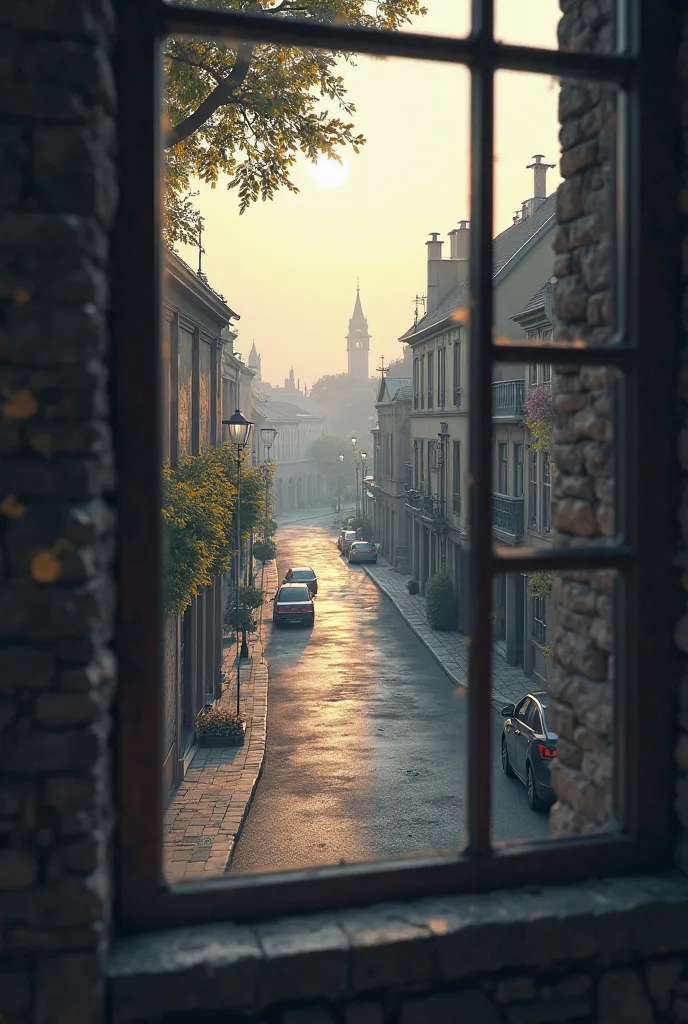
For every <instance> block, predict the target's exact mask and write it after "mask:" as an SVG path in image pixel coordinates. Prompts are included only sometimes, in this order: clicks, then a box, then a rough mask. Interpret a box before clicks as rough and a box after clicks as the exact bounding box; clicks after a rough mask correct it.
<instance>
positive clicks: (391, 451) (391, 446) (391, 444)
mask: <svg viewBox="0 0 688 1024" xmlns="http://www.w3.org/2000/svg"><path fill="white" fill-rule="evenodd" d="M389 475H390V478H391V479H392V480H393V479H394V431H392V433H391V434H390V435H389Z"/></svg>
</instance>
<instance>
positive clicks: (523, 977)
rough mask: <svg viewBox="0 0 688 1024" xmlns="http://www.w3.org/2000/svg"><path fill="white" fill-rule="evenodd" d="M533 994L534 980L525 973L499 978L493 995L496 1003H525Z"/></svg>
mask: <svg viewBox="0 0 688 1024" xmlns="http://www.w3.org/2000/svg"><path fill="white" fill-rule="evenodd" d="M534 996H535V981H534V980H533V978H531V977H530V976H529V975H527V974H517V975H515V976H514V977H512V978H500V979H499V981H498V982H497V988H496V992H495V997H496V999H497V1002H498V1003H527V1002H528V1000H530V999H533V997H534Z"/></svg>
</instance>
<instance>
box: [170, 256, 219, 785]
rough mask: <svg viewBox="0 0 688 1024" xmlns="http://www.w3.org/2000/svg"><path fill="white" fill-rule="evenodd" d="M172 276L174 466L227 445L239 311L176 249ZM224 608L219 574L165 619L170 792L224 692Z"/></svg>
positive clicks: (172, 429)
mask: <svg viewBox="0 0 688 1024" xmlns="http://www.w3.org/2000/svg"><path fill="white" fill-rule="evenodd" d="M164 275H165V276H164V288H163V294H164V301H163V323H162V338H163V352H164V355H165V358H164V359H163V372H162V390H163V411H164V415H163V437H162V454H163V458H164V459H165V460H168V461H169V462H170V464H171V465H172V467H173V468H174V467H175V466H176V465H177V464H178V461H179V458H180V457H183V456H184V455H198V454H199V453H200V452H202V451H203V450H204V449H205V448H207V447H208V446H211V445H218V444H221V443H222V419H223V418H225V415H224V414H225V408H226V407H224V408H223V398H224V391H225V378H224V367H225V359H226V356H225V352H224V349H225V348H226V345H227V340H226V339H227V337H228V336H232V331H231V330H230V328H229V324H230V321H232V320H236V319H238V315H237V314H236V313H234V312H233V310H231V309H230V308H229V306H228V305H227V303H226V302H225V301H224V300H223V299H222V298H221V297H220V296H219V295H218V294H217V293H216V292H215V291H213V289H212V288H211V287H210V285H209V284H208V283H207V281H206V280H205V278H204V277H201V276H200V275H198V274H196V273H194V272H193V271H192V270H191V268H190V267H188V266H187V264H186V263H184V262H183V260H181V259H179V257H178V256H177V255H176V254H175V253H173V252H170V251H166V252H165V264H164ZM230 345H231V342H230ZM232 411H234V410H233V409H232ZM222 610H223V595H222V584H221V581H220V580H219V579H218V580H217V581H216V583H215V585H214V586H212V587H206V588H205V589H204V590H203V592H202V593H201V594H199V595H198V597H195V598H194V599H193V600H192V602H191V605H190V607H189V608H187V610H186V611H185V612H184V615H183V616H181V617H180V616H172V615H170V616H168V617H167V619H166V622H165V638H164V644H165V663H164V682H165V686H164V707H163V718H164V723H165V725H164V749H163V790H164V792H169V791H170V789H171V788H172V786H173V785H174V784H175V783H176V782H177V781H178V780H179V779H180V778H181V777H182V776H183V775H184V773H185V771H186V768H187V766H188V764H189V762H190V760H191V757H192V754H193V751H194V750H195V746H194V744H195V739H196V716H197V715H198V712H199V711H200V710H201V708H202V707H203V706H204V705H205V704H206V703H207V702H208V701H214V700H215V699H216V697H217V696H218V695H219V692H220V687H221V681H220V674H221V663H222V635H223V629H222Z"/></svg>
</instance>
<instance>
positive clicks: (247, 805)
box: [222, 638, 270, 874]
mask: <svg viewBox="0 0 688 1024" xmlns="http://www.w3.org/2000/svg"><path fill="white" fill-rule="evenodd" d="M261 639H262V638H261ZM261 646H262V645H261ZM263 666H265V676H266V681H265V738H264V739H263V752H262V754H261V756H260V764H259V765H258V768H257V770H256V774H255V775H254V777H253V779H252V780H251V792H250V793H249V795H248V798H247V800H246V803H245V804H244V810H243V812H242V815H241V818H240V820H239V824H238V825H237V828H236V832H235V833H234V839H233V840H232V845H231V846H230V848H229V852H228V853H227V860H226V861H225V866H224V868H223V872H222V873H223V874H226V873H227V871H229V869H230V868H231V866H232V860H233V859H234V852H235V850H236V848H237V843H238V842H239V839H240V838H241V833H242V832H243V830H244V825H245V823H246V819H247V818H248V812H249V811H250V810H251V804H252V803H253V798H254V796H255V794H256V789H257V788H258V783H259V782H260V780H261V776H262V774H263V767H264V765H265V750H266V748H267V735H268V686H269V683H270V674H269V670H268V663H267V661H266V660H265V658H264V657H263V655H262V651H261V665H260V667H261V668H262V667H263ZM253 671H255V668H254V669H253ZM254 685H255V683H254Z"/></svg>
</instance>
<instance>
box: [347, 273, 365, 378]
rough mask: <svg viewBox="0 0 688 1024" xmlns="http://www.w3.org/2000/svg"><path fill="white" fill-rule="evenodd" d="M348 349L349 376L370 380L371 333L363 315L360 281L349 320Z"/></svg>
mask: <svg viewBox="0 0 688 1024" xmlns="http://www.w3.org/2000/svg"><path fill="white" fill-rule="evenodd" d="M346 351H347V354H348V359H349V369H348V373H349V376H350V377H356V379H357V380H368V358H369V353H370V334H369V333H368V321H367V320H366V318H365V317H364V316H363V307H362V305H361V289H360V287H359V285H358V283H357V284H356V305H355V306H354V315H353V316H352V317H351V319H350V320H349V333H348V334H347V336H346Z"/></svg>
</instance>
